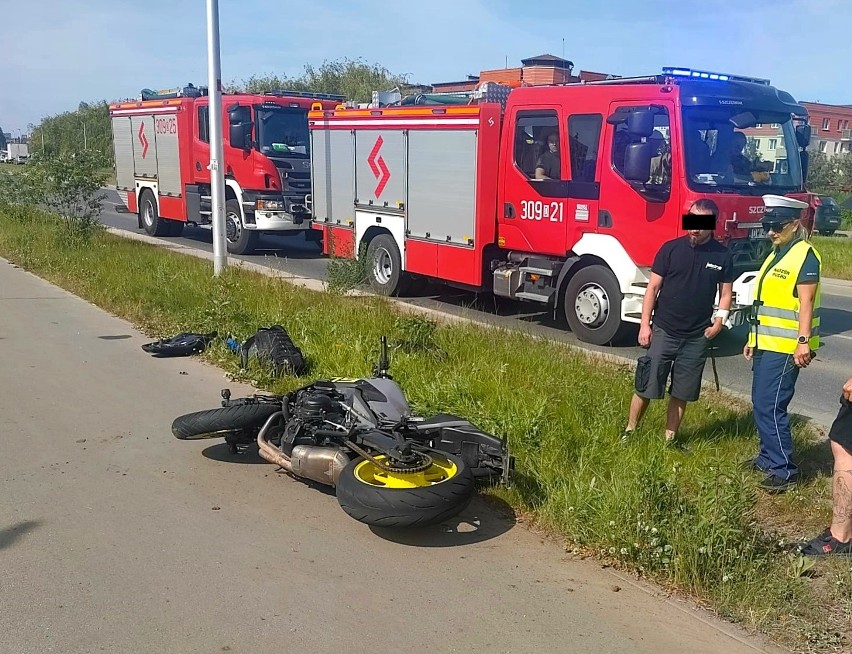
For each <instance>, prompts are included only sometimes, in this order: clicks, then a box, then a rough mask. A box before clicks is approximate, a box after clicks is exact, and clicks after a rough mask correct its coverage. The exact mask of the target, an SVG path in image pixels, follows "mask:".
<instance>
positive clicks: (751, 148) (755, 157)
mask: <svg viewBox="0 0 852 654" xmlns="http://www.w3.org/2000/svg"><path fill="white" fill-rule="evenodd" d="M745 156H746V157H748V159H749V161H752V162H758V161H762V160H763V155H762V154H761V152H760V148H759V147H758V140H757V139H756V138H753V137H749V138H748V139H747V140H746V147H745Z"/></svg>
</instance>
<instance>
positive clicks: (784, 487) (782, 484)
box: [760, 475, 796, 495]
mask: <svg viewBox="0 0 852 654" xmlns="http://www.w3.org/2000/svg"><path fill="white" fill-rule="evenodd" d="M795 485H796V480H795V479H781V477H777V476H776V475H767V476H766V479H764V480H763V481H762V482H760V487H761V488H762V489H763V490H765V491H766V492H767V493H772V494H773V495H774V494H777V493H786V492H787V491H788V490H790V489H791V488H793V486H795Z"/></svg>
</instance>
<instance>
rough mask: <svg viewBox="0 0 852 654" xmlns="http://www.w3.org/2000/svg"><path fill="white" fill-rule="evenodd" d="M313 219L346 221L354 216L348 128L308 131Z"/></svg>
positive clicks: (351, 146) (352, 147) (351, 143)
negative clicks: (309, 134) (309, 138)
mask: <svg viewBox="0 0 852 654" xmlns="http://www.w3.org/2000/svg"><path fill="white" fill-rule="evenodd" d="M311 168H312V173H311V179H312V182H311V192H312V196H311V198H312V205H311V209H312V212H313V219H314V220H315V221H316V222H318V223H331V224H333V225H346V226H348V225H350V224H351V221H353V220H354V219H355V210H354V209H355V137H354V132H352V131H351V130H332V129H314V130H312V131H311Z"/></svg>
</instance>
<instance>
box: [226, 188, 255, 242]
mask: <svg viewBox="0 0 852 654" xmlns="http://www.w3.org/2000/svg"><path fill="white" fill-rule="evenodd" d="M259 236H260V235H259V234H258V233H257V232H256V231H254V230H251V229H246V228H245V225H244V224H243V213H242V211H240V203H239V201H238V200H233V199H231V200H228V201H227V202H225V238H226V240H227V243H228V252H230V253H231V254H251V253H252V252H254V249H255V248H256V247H257V240H258V238H259Z"/></svg>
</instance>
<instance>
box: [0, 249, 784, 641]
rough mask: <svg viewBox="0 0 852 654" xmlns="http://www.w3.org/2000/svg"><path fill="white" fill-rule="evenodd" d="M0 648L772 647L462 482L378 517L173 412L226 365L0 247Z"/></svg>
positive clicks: (212, 395)
mask: <svg viewBox="0 0 852 654" xmlns="http://www.w3.org/2000/svg"><path fill="white" fill-rule="evenodd" d="M0 308H1V309H2V310H0V355H2V357H3V366H0V389H2V392H0V415H2V416H3V420H2V426H3V446H4V456H2V457H0V481H2V489H3V492H2V493H0V562H2V570H3V572H2V575H0V597H2V607H3V608H2V611H0V652H3V653H4V654H5V653H7V652H8V653H9V654H42V653H46V652H61V653H62V654H77V653H84V652H85V653H90V652H121V653H122V654H135V653H140V654H142V653H144V654H148V653H150V652H158V653H163V654H168V653H176V654H177V653H179V654H194V653H196V652H197V653H203V654H214V653H223V652H228V653H230V654H266V653H270V654H273V653H274V654H279V653H281V652H299V653H300V654H301V653H304V654H312V653H317V654H320V653H325V652H335V651H337V652H341V651H362V650H370V649H375V648H376V647H379V648H380V649H382V650H388V651H406V652H415V653H420V652H434V653H435V654H443V653H445V652H488V653H489V654H490V653H497V652H500V653H502V652H510V653H521V652H560V653H561V652H565V653H573V652H578V653H580V652H620V653H624V654H630V653H634V652H636V653H638V652H647V653H649V654H650V653H664V654H666V653H669V652H671V653H675V652H677V653H679V652H683V651H689V652H695V653H704V652H706V653H708V654H710V653H715V652H726V653H731V654H746V653H749V652H751V653H754V652H755V651H773V652H774V651H776V650H775V649H772V648H768V647H766V648H763V647H761V643H760V641H759V640H758V639H755V638H749V637H746V636H744V635H743V633H742V632H740V631H738V630H736V629H735V628H734V627H732V626H730V625H725V624H723V623H721V622H720V621H718V620H716V619H714V618H713V617H712V616H710V615H709V614H706V613H701V612H698V611H695V610H692V609H690V608H689V607H687V606H685V605H684V604H682V603H680V602H676V601H673V600H666V599H663V598H662V597H661V596H660V595H659V594H658V593H656V594H652V593H650V592H649V591H648V589H647V587H642V586H639V585H637V584H635V583H634V582H632V581H630V580H628V579H626V578H622V577H620V576H618V575H616V574H614V573H612V572H611V571H609V570H602V569H601V567H600V565H597V564H595V563H592V562H590V561H578V560H568V559H567V558H566V556H565V553H564V552H563V550H562V548H561V547H559V545H558V544H556V543H551V542H549V541H545V540H543V539H541V538H539V537H538V536H536V535H535V534H534V533H533V532H531V531H529V530H527V529H523V528H518V527H516V525H515V520H514V518H513V516H511V511H510V510H509V509H508V507H499V506H494V505H493V504H491V503H489V505H486V504H485V503H484V502H483V501H481V500H479V499H475V500H474V502H473V503H472V504H471V506H470V507H469V508H468V509H466V510H465V511H464V512H463V513H462V514H460V516H458V517H457V518H455V519H453V520H451V521H448V522H446V523H444V524H443V525H440V526H436V527H432V528H427V529H422V530H408V531H404V532H393V531H388V530H380V529H375V530H371V529H370V528H368V527H366V526H365V525H362V524H361V523H359V522H356V521H355V520H352V519H351V518H349V517H348V516H347V515H346V514H345V513H344V512H343V511H342V510H341V509H340V508H339V506H338V505H337V501H336V499H335V497H334V495H333V494H332V493H329V492H324V491H323V490H321V489H319V488H314V487H311V486H309V485H307V484H304V483H301V482H299V481H296V480H294V479H292V478H290V477H287V476H283V475H278V474H276V472H275V467H274V466H272V465H270V464H267V463H265V462H263V461H262V460H261V459H260V458H259V457H257V456H255V455H252V454H246V455H241V456H239V457H232V456H229V455H228V454H227V450H226V449H225V448H224V444H220V443H218V442H217V441H185V442H179V441H177V440H175V439H174V438H173V437H172V435H171V433H170V424H171V421H172V419H173V418H174V417H175V416H176V415H179V414H181V413H184V412H188V411H194V410H198V409H202V408H209V407H212V406H216V404H217V402H218V399H219V397H218V396H219V389H220V388H222V387H223V386H225V385H228V386H230V387H231V389H232V390H233V391H234V393H235V394H237V393H249V392H251V391H253V390H254V389H252V388H250V387H247V386H240V385H239V384H233V383H228V382H226V381H225V380H224V379H223V377H222V372H221V370H218V369H216V368H214V367H212V366H208V365H206V364H204V363H202V362H200V361H198V360H197V359H154V358H152V357H150V356H149V355H147V354H145V353H144V352H143V351H142V350H141V349H140V347H139V346H140V345H141V344H142V343H145V342H146V341H147V340H148V339H146V338H145V337H144V336H143V335H142V334H140V333H139V332H137V331H136V330H134V329H133V327H132V326H131V325H130V324H128V323H127V322H125V321H122V320H120V319H118V318H115V317H113V316H110V315H108V314H107V313H105V312H103V311H101V310H100V309H98V308H97V307H95V306H93V305H91V304H89V303H88V302H85V301H83V300H81V299H79V298H76V297H74V296H73V295H71V294H70V293H67V292H65V291H63V290H61V289H59V288H57V287H54V286H51V285H50V284H48V283H47V282H45V281H43V280H40V279H38V278H37V277H35V276H33V275H30V274H29V273H26V272H24V271H22V270H20V269H17V268H16V267H13V266H12V265H10V264H8V263H7V262H5V261H3V260H0Z"/></svg>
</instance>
